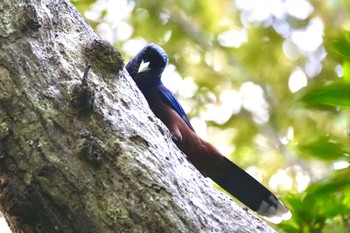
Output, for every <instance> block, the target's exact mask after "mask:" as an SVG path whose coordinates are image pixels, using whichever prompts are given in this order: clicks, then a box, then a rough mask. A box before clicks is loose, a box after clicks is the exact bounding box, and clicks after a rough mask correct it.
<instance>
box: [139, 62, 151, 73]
mask: <svg viewBox="0 0 350 233" xmlns="http://www.w3.org/2000/svg"><path fill="white" fill-rule="evenodd" d="M150 69H151V68H149V61H148V62H144V61H143V60H142V62H141V64H140V67H139V70H138V71H137V73H142V72H145V71H148V70H150Z"/></svg>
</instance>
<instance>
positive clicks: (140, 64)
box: [126, 44, 168, 87]
mask: <svg viewBox="0 0 350 233" xmlns="http://www.w3.org/2000/svg"><path fill="white" fill-rule="evenodd" d="M167 63H168V55H167V54H166V53H165V51H164V50H163V49H162V48H161V47H159V46H158V45H156V44H149V45H147V46H146V47H144V48H143V49H142V50H141V51H140V52H139V53H138V54H137V55H136V56H135V57H134V58H133V59H132V60H131V61H130V62H129V63H128V64H127V65H126V70H127V71H128V72H129V74H130V76H131V77H132V78H133V79H134V81H135V82H136V84H137V85H138V86H139V87H141V86H142V87H145V86H149V85H154V84H157V83H159V82H160V78H161V76H162V73H163V71H164V68H165V66H166V65H167Z"/></svg>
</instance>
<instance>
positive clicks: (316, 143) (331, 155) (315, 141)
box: [297, 136, 350, 161]
mask: <svg viewBox="0 0 350 233" xmlns="http://www.w3.org/2000/svg"><path fill="white" fill-rule="evenodd" d="M300 141H303V142H302V143H299V144H298V145H297V149H298V150H299V152H300V153H303V154H306V155H309V156H313V157H316V158H318V159H322V160H326V161H333V160H336V159H339V158H345V159H346V158H347V156H348V155H349V154H350V148H349V146H347V145H345V144H343V143H341V142H340V141H338V140H337V139H334V138H330V137H328V136H320V137H318V138H311V139H306V140H300Z"/></svg>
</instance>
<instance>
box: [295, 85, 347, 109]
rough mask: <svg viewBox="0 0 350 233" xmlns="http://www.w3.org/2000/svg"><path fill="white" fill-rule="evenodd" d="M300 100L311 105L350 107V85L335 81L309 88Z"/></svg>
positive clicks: (318, 106) (319, 106)
mask: <svg viewBox="0 0 350 233" xmlns="http://www.w3.org/2000/svg"><path fill="white" fill-rule="evenodd" d="M299 101H300V102H302V103H304V104H306V105H307V106H309V107H316V108H324V107H341V108H349V107H350V85H348V84H344V83H333V84H329V85H325V86H322V87H317V88H310V89H307V90H306V91H305V92H304V93H303V94H302V96H301V98H299Z"/></svg>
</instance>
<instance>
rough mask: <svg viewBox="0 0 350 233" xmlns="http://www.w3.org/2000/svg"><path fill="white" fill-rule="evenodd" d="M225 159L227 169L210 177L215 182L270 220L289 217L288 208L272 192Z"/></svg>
mask: <svg viewBox="0 0 350 233" xmlns="http://www.w3.org/2000/svg"><path fill="white" fill-rule="evenodd" d="M225 160H226V162H225V163H226V164H227V166H228V167H229V169H228V170H227V172H226V173H225V174H224V175H222V176H219V177H210V178H211V179H212V180H213V181H215V183H217V184H218V185H220V186H221V187H222V188H223V189H225V190H226V191H227V192H229V193H230V194H231V195H232V196H234V197H235V198H237V199H238V200H239V201H240V202H242V203H243V204H244V205H246V206H248V207H249V208H250V209H252V210H254V211H256V212H257V213H258V214H259V215H261V216H263V217H265V218H266V219H267V220H269V221H271V222H274V223H279V222H281V221H282V220H287V219H290V218H291V213H290V212H289V210H288V209H287V208H286V207H285V206H284V205H283V204H282V202H281V201H280V200H279V199H278V198H277V197H276V196H275V195H274V194H273V193H271V192H270V191H269V190H268V189H267V188H265V187H264V186H263V185H262V184H260V183H259V182H258V181H257V180H255V179H254V178H253V177H252V176H250V175H249V174H248V173H247V172H245V171H244V170H243V169H241V168H240V167H238V166H237V165H236V164H234V163H233V162H231V161H230V160H228V159H227V158H225Z"/></svg>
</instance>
